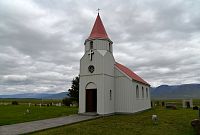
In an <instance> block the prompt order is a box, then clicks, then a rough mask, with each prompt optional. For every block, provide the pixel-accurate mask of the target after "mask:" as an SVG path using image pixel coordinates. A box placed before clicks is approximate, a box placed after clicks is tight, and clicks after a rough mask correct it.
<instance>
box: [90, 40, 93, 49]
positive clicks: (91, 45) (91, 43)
mask: <svg viewBox="0 0 200 135" xmlns="http://www.w3.org/2000/svg"><path fill="white" fill-rule="evenodd" d="M90 49H93V41H90Z"/></svg>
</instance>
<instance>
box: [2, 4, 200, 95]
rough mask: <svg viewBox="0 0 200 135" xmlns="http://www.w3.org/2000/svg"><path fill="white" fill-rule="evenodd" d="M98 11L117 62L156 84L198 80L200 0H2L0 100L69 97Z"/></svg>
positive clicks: (199, 63) (194, 81) (153, 84)
mask: <svg viewBox="0 0 200 135" xmlns="http://www.w3.org/2000/svg"><path fill="white" fill-rule="evenodd" d="M97 8H101V9H102V10H101V13H100V14H101V18H102V20H103V22H104V25H105V27H106V30H107V33H108V35H109V37H110V38H111V40H113V42H114V45H113V46H114V56H115V59H116V61H118V62H120V63H122V64H124V65H126V66H128V67H129V68H131V69H133V71H135V72H136V73H138V74H139V75H140V76H141V77H143V78H144V79H145V80H146V81H148V82H149V83H150V84H151V85H152V86H158V85H161V84H182V83H199V82H200V77H199V76H200V68H199V67H200V61H199V59H200V53H199V52H200V47H199V43H200V38H199V37H200V25H199V23H200V16H199V14H200V10H199V8H200V2H199V1H198V0H193V1H183V0H176V1H174V0H170V1H159V0H151V1H148V0H142V1H139V0H138V1H131V0H128V1H127V2H124V1H122V0H116V1H114V0H111V1H104V2H101V3H99V2H98V1H90V2H89V1H66V0H59V1H57V0H51V1H48V0H43V1H40V0H28V1H27V0H21V1H17V0H6V1H0V94H11V93H23V92H61V91H67V89H68V88H69V87H70V83H71V80H72V78H73V77H75V76H76V75H78V73H79V60H80V58H81V57H82V55H83V52H84V45H83V43H84V40H85V39H86V38H87V36H88V35H89V33H90V31H91V28H92V26H93V23H94V20H95V17H96V12H95V10H96V9H97Z"/></svg>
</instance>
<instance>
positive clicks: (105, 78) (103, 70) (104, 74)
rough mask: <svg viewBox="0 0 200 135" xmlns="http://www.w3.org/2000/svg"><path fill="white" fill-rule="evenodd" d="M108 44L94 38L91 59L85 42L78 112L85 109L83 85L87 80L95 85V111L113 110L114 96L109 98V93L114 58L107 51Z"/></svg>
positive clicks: (111, 84)
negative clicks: (91, 70) (89, 67)
mask: <svg viewBox="0 0 200 135" xmlns="http://www.w3.org/2000/svg"><path fill="white" fill-rule="evenodd" d="M108 44H109V42H108V41H104V40H94V42H93V47H94V50H93V51H94V55H93V59H92V61H91V60H90V56H88V53H89V50H87V49H89V48H87V46H88V43H86V53H85V54H84V56H83V57H82V58H81V61H80V86H79V113H85V111H86V109H85V108H86V104H85V103H86V99H85V96H86V91H85V87H86V85H87V84H88V83H89V82H93V83H95V84H96V86H97V113H98V114H109V113H113V112H114V96H113V98H112V100H110V94H109V93H110V90H112V95H113V94H114V64H115V60H114V57H113V55H112V53H111V52H109V51H107V49H108V48H107V46H108ZM96 49H98V50H96ZM103 49H105V50H103ZM89 65H94V67H95V70H94V72H93V73H90V72H89V71H88V66H89Z"/></svg>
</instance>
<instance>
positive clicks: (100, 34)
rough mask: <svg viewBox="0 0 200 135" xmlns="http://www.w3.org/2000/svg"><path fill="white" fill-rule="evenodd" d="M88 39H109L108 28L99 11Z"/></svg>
mask: <svg viewBox="0 0 200 135" xmlns="http://www.w3.org/2000/svg"><path fill="white" fill-rule="evenodd" d="M88 39H109V38H108V35H107V33H106V30H105V28H104V26H103V22H102V21H101V18H100V15H99V12H98V15H97V18H96V21H95V23H94V26H93V28H92V31H91V33H90V36H89V37H88Z"/></svg>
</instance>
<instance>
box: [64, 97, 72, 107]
mask: <svg viewBox="0 0 200 135" xmlns="http://www.w3.org/2000/svg"><path fill="white" fill-rule="evenodd" d="M62 103H63V104H64V105H65V106H70V104H72V100H71V98H64V99H63V100H62Z"/></svg>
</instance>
